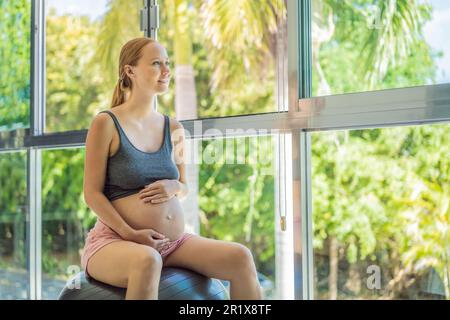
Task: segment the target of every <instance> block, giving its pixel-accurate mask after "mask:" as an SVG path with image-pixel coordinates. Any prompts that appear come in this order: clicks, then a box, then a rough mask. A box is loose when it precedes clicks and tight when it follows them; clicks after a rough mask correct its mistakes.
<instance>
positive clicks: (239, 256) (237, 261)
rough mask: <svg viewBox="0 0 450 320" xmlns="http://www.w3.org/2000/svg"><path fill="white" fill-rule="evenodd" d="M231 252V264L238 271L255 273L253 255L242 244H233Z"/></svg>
mask: <svg viewBox="0 0 450 320" xmlns="http://www.w3.org/2000/svg"><path fill="white" fill-rule="evenodd" d="M231 251H232V253H231V258H232V259H233V264H234V265H235V266H236V267H238V270H241V271H249V272H256V268H255V262H254V259H253V254H252V252H251V250H250V249H249V248H247V247H246V246H244V245H243V244H240V243H236V242H233V248H232V250H231Z"/></svg>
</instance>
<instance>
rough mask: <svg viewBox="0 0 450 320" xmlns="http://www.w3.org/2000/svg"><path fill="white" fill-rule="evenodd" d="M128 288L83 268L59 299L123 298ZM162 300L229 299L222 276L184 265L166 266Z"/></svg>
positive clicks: (66, 286)
mask: <svg viewBox="0 0 450 320" xmlns="http://www.w3.org/2000/svg"><path fill="white" fill-rule="evenodd" d="M125 293H126V289H124V288H118V287H114V286H111V285H108V284H105V283H102V282H99V281H97V280H95V279H93V278H92V277H86V275H85V273H84V272H80V273H78V274H77V275H75V276H74V277H72V278H71V279H70V280H69V281H67V283H66V285H65V286H64V288H63V289H62V291H61V293H60V294H59V297H58V300H123V299H125ZM158 298H159V299H160V300H229V295H228V291H227V290H226V289H225V287H224V286H223V284H222V282H221V281H220V280H218V279H211V278H207V277H205V276H203V275H201V274H199V273H196V272H194V271H190V270H187V269H182V268H172V267H170V268H169V267H167V268H163V269H162V271H161V280H160V283H159V294H158Z"/></svg>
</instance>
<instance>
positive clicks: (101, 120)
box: [89, 112, 114, 138]
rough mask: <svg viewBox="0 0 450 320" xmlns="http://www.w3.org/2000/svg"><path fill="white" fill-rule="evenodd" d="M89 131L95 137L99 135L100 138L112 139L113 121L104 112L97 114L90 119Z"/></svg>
mask: <svg viewBox="0 0 450 320" xmlns="http://www.w3.org/2000/svg"><path fill="white" fill-rule="evenodd" d="M89 131H90V133H91V134H95V135H96V136H97V135H100V136H101V138H112V136H113V133H114V121H113V119H112V118H111V116H110V115H109V114H107V113H106V112H104V113H98V114H96V115H95V116H94V118H93V119H92V123H91V126H90V128H89Z"/></svg>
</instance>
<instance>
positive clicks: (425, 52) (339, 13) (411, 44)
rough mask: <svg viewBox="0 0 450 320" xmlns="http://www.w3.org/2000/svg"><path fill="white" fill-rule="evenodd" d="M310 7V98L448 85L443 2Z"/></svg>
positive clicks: (449, 55) (449, 13)
mask: <svg viewBox="0 0 450 320" xmlns="http://www.w3.org/2000/svg"><path fill="white" fill-rule="evenodd" d="M311 3H312V47H311V53H312V63H313V66H312V80H313V82H312V88H313V92H312V94H313V96H324V95H333V94H342V93H350V92H361V91H372V90H380V89H391V88H399V87H410V86H420V85H429V84H437V83H449V82H450V46H449V44H448V43H449V42H448V41H447V38H448V35H447V34H446V31H445V30H448V29H449V27H450V19H449V17H450V3H448V2H447V1H440V0H430V1H424V0H419V1H407V0H393V1H356V0H351V1H336V0H320V1H311Z"/></svg>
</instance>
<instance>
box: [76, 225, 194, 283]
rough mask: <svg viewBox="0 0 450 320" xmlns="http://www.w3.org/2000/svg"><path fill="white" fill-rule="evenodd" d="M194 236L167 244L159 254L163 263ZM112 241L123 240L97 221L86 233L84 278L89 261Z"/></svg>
mask: <svg viewBox="0 0 450 320" xmlns="http://www.w3.org/2000/svg"><path fill="white" fill-rule="evenodd" d="M192 236H194V234H192V233H183V235H182V236H181V237H180V238H178V239H177V240H173V241H171V242H169V244H168V246H167V247H166V248H164V250H161V251H160V252H159V253H160V254H161V257H162V258H163V261H164V260H165V259H166V258H167V256H168V255H170V254H171V253H172V252H174V251H175V250H176V249H178V247H180V246H181V245H182V244H183V243H184V242H185V241H186V240H187V239H189V238H191V237H192ZM114 241H123V238H122V237H121V236H120V235H119V234H118V233H116V232H115V231H114V230H112V229H111V228H110V227H108V226H107V225H106V224H104V223H103V222H102V221H101V220H99V219H97V222H96V223H95V226H94V227H93V228H92V229H91V230H90V231H89V232H88V235H87V238H86V243H85V245H84V249H83V254H82V255H81V267H82V268H83V269H84V270H85V273H86V276H87V277H89V273H88V271H87V267H88V263H89V259H90V258H91V257H92V256H93V255H94V254H95V253H96V252H97V251H98V250H100V249H101V248H103V247H104V246H106V245H107V244H110V243H112V242H114Z"/></svg>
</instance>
